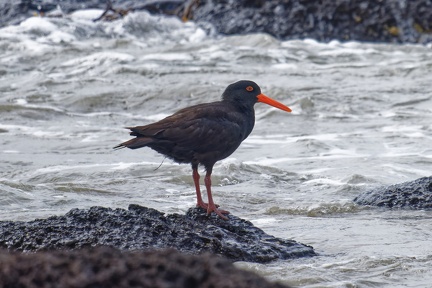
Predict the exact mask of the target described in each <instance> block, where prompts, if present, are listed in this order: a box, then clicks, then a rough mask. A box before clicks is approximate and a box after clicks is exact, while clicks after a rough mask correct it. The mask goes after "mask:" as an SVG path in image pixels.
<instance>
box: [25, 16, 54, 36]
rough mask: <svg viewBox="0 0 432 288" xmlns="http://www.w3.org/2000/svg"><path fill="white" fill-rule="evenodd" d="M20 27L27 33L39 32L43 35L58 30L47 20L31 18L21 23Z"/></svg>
mask: <svg viewBox="0 0 432 288" xmlns="http://www.w3.org/2000/svg"><path fill="white" fill-rule="evenodd" d="M19 26H20V27H23V28H24V29H25V30H27V31H37V32H41V33H45V34H48V33H51V32H54V31H56V30H57V29H58V27H57V26H56V25H54V24H53V23H51V22H50V21H49V20H48V19H47V18H42V17H30V18H27V19H26V20H24V21H23V22H21V23H20V25H19Z"/></svg>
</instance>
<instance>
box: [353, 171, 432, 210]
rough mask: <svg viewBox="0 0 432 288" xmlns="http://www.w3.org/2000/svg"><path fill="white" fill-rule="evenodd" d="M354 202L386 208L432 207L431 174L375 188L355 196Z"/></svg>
mask: <svg viewBox="0 0 432 288" xmlns="http://www.w3.org/2000/svg"><path fill="white" fill-rule="evenodd" d="M354 202H355V203H357V204H360V205H372V206H378V207H388V208H413V209H430V208H432V176H431V177H423V178H419V179H417V180H414V181H410V182H404V183H401V184H395V185H391V186H388V187H382V188H376V189H373V190H371V191H368V192H366V193H363V194H361V195H359V196H357V197H356V198H355V199H354Z"/></svg>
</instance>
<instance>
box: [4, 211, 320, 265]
mask: <svg viewBox="0 0 432 288" xmlns="http://www.w3.org/2000/svg"><path fill="white" fill-rule="evenodd" d="M228 217H229V220H228V221H224V220H222V219H220V218H219V217H217V216H216V215H215V214H212V215H211V216H207V214H206V212H205V211H204V210H203V209H202V208H191V209H189V210H188V211H187V213H186V215H180V214H170V215H164V214H163V213H162V212H159V211H157V210H155V209H151V208H146V207H142V206H139V205H130V206H129V209H128V210H125V209H120V208H118V209H111V208H104V207H92V208H90V209H73V210H71V211H69V212H68V213H66V214H65V215H61V216H52V217H49V218H47V219H37V220H34V221H29V222H20V221H16V222H13V221H4V222H0V248H4V249H8V250H11V251H23V252H36V251H43V250H76V249H81V248H84V247H95V246H111V247H115V248H117V249H121V250H125V251H128V250H131V251H136V250H138V251H142V250H147V249H165V248H173V249H176V250H178V251H181V252H186V253H188V254H202V253H213V254H217V255H220V256H223V257H225V258H227V259H230V260H231V261H249V262H257V263H266V262H270V261H273V260H278V259H293V258H298V257H305V256H314V255H316V254H315V252H314V250H313V248H312V247H310V246H307V245H303V244H300V243H298V242H296V241H293V240H285V239H280V238H276V237H274V236H271V235H268V234H266V233H265V232H264V231H262V230H261V229H259V228H257V227H255V226H254V225H253V224H252V223H251V222H249V221H246V220H244V219H241V218H238V217H236V216H234V215H229V216H228Z"/></svg>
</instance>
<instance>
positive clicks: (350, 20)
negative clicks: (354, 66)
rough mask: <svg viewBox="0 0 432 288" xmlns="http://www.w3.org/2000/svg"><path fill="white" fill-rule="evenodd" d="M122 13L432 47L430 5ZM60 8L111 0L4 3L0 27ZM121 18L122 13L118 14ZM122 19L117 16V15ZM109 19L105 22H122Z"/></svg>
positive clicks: (273, 1) (223, 2) (283, 4)
mask: <svg viewBox="0 0 432 288" xmlns="http://www.w3.org/2000/svg"><path fill="white" fill-rule="evenodd" d="M111 2H112V7H113V8H114V9H118V10H119V11H120V10H122V11H140V10H147V11H149V12H150V13H156V14H165V15H173V14H175V15H178V16H179V17H181V18H182V19H190V20H194V21H196V22H197V23H198V24H199V25H201V26H202V27H203V28H205V29H210V30H213V29H212V28H209V23H210V24H211V25H212V26H213V27H214V30H215V31H217V32H218V33H221V34H227V35H238V34H247V33H257V32H264V33H268V34H270V35H272V36H274V37H276V38H278V39H282V40H288V39H304V38H312V39H316V40H318V41H322V42H328V41H331V40H334V39H336V40H341V41H349V40H355V41H368V42H393V43H429V42H432V22H431V19H432V2H431V0H410V1H408V0H398V1H390V0H385V1H376V0H361V1H355V0H322V1H315V0H236V1H227V0H199V1H197V0H115V1H111ZM57 7H59V8H60V9H61V10H62V11H63V12H64V13H66V14H67V13H71V12H73V11H76V10H79V9H86V8H99V9H105V8H106V7H107V1H106V0H21V1H10V0H0V27H1V26H4V25H10V24H17V23H19V22H20V21H22V20H24V19H25V18H27V17H29V16H30V15H32V14H34V13H37V14H41V15H45V13H46V12H49V11H51V10H53V9H57ZM119 14H120V15H121V16H122V15H124V14H123V12H121V13H119ZM117 16H118V15H117ZM117 18H118V17H114V18H112V17H107V18H106V19H117Z"/></svg>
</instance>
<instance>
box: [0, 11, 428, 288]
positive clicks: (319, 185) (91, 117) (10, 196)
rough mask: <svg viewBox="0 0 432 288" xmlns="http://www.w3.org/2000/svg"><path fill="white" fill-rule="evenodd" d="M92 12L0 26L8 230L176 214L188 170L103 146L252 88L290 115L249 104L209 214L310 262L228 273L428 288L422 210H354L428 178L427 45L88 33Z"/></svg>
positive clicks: (129, 23)
mask: <svg viewBox="0 0 432 288" xmlns="http://www.w3.org/2000/svg"><path fill="white" fill-rule="evenodd" d="M101 13H102V11H100V10H87V11H79V12H75V13H74V14H72V15H67V16H65V17H63V18H40V17H32V18H29V19H27V20H25V21H24V22H22V23H21V24H20V25H17V26H7V27H3V28H0V159H1V161H0V195H1V197H0V217H1V219H2V220H32V219H35V218H46V217H49V216H51V215H59V214H64V213H66V212H67V211H69V210H70V209H72V208H88V207H91V206H94V205H99V206H105V207H121V208H127V206H128V205H129V204H131V203H135V204H140V205H144V206H148V207H152V208H155V209H158V210H160V211H163V212H166V213H184V212H185V211H186V210H187V209H188V208H189V207H192V206H193V205H194V203H195V190H194V186H193V181H192V177H191V176H192V175H191V174H192V173H191V172H192V171H191V168H190V167H189V166H188V165H178V164H176V163H173V162H172V161H170V160H169V159H164V157H163V156H161V155H158V154H157V153H156V152H154V151H152V150H151V149H146V148H144V149H140V150H135V151H132V150H128V149H124V150H117V151H114V150H113V149H112V147H113V146H115V145H117V144H119V143H120V142H122V141H125V140H128V139H130V137H129V135H128V131H127V130H125V129H124V128H123V127H125V126H137V125H145V124H148V123H151V122H153V121H156V120H158V119H161V118H163V117H165V116H167V115H170V114H171V113H173V112H175V111H176V110H178V109H180V108H183V107H187V106H190V105H193V104H198V103H204V102H211V101H216V100H219V99H220V95H221V93H222V92H223V91H224V89H225V87H226V86H227V85H229V84H230V83H233V82H235V81H237V80H242V79H248V80H253V81H255V82H256V83H258V85H260V86H261V88H262V92H263V93H264V94H266V95H268V96H270V97H272V98H274V99H276V100H278V101H280V102H282V103H284V104H286V105H288V106H290V107H291V108H292V110H293V112H292V113H286V112H283V111H280V110H277V109H275V108H272V107H270V106H267V105H265V104H262V103H258V104H257V105H256V106H255V108H256V109H255V110H256V124H255V128H254V131H253V132H252V134H251V135H250V136H249V138H248V139H246V140H245V141H244V142H243V144H242V145H241V146H240V148H239V149H238V150H237V151H236V152H235V153H234V154H233V155H232V156H230V157H229V158H227V159H225V160H222V161H220V162H218V163H217V164H216V165H215V168H214V171H213V185H214V188H213V190H214V191H213V194H214V198H215V201H216V202H217V203H218V204H219V205H220V206H221V208H223V209H226V210H229V211H230V212H231V213H233V214H235V215H237V216H239V217H242V218H245V219H249V220H251V221H252V222H253V223H254V224H255V225H256V226H258V227H260V228H262V229H263V230H265V231H266V232H267V233H269V234H272V235H275V236H277V237H282V238H287V239H294V240H296V241H298V242H301V243H304V244H308V245H312V246H313V247H314V248H315V250H316V252H317V253H318V254H319V255H318V256H317V257H312V258H301V259H295V260H287V261H275V262H272V263H270V264H265V265H263V264H251V263H237V265H238V266H240V267H243V268H245V269H251V270H253V271H256V272H258V273H260V274H261V275H264V276H266V277H267V278H269V279H271V280H278V281H281V282H283V283H286V284H289V285H293V286H298V287H430V285H431V283H432V268H431V267H432V245H431V243H432V242H431V238H432V232H431V231H432V221H431V220H432V212H431V211H411V210H388V209H378V208H368V207H361V206H358V205H355V204H353V202H352V199H353V198H355V196H357V195H358V194H359V193H362V192H364V191H367V190H368V189H371V188H375V187H379V186H385V185H390V184H395V183H400V182H404V181H410V180H414V179H417V178H419V177H422V176H430V175H431V167H432V165H431V164H432V145H431V143H432V141H431V140H432V92H431V83H432V82H431V81H432V78H431V72H432V50H431V46H420V45H394V44H368V43H358V42H348V43H341V42H338V41H332V42H330V43H318V42H316V41H314V40H291V41H279V40H277V39H274V38H272V37H271V36H269V35H266V34H252V35H244V36H222V35H217V34H216V33H214V32H212V31H213V30H212V29H206V30H203V29H201V28H199V27H198V26H197V25H195V24H194V23H192V22H187V23H182V22H180V21H179V20H178V19H177V18H174V17H159V16H151V15H150V14H148V13H146V12H137V13H132V14H130V15H128V16H126V17H125V18H124V19H121V20H118V21H114V22H93V21H92V19H94V18H97V17H98V16H99V15H100V14H101ZM161 163H162V165H161ZM159 166H160V167H159ZM200 173H203V169H200Z"/></svg>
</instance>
